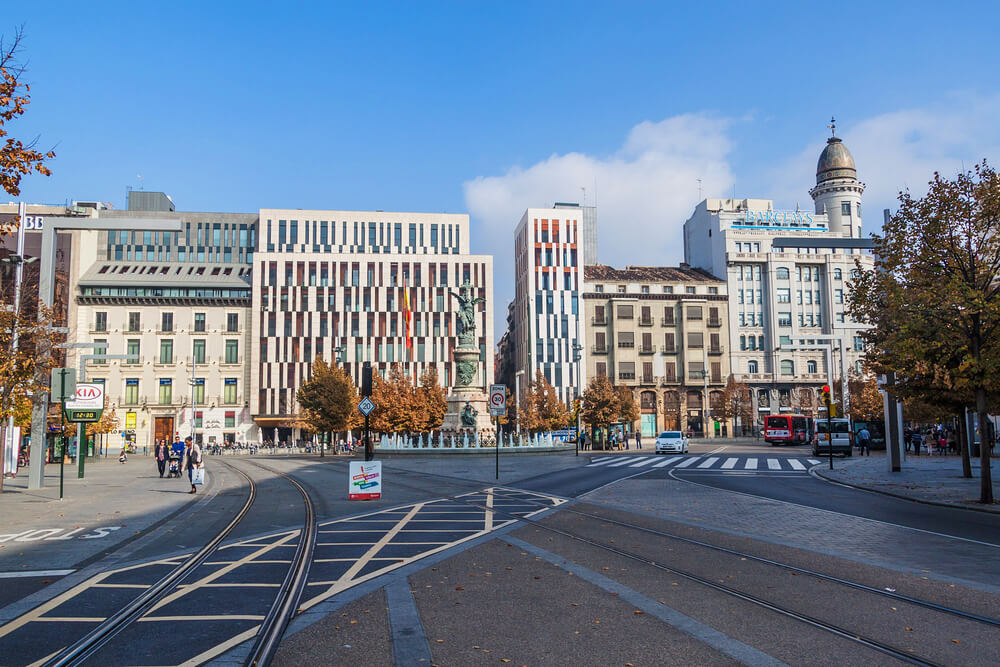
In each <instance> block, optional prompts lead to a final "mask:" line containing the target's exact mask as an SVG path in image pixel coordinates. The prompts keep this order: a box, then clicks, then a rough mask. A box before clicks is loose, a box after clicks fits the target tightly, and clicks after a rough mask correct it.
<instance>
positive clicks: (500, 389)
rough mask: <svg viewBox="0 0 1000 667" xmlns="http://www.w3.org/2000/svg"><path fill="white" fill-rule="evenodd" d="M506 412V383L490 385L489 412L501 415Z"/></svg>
mask: <svg viewBox="0 0 1000 667" xmlns="http://www.w3.org/2000/svg"><path fill="white" fill-rule="evenodd" d="M505 412H507V385H503V384H491V385H490V413H491V414H495V415H496V414H499V415H502V414H504V413H505Z"/></svg>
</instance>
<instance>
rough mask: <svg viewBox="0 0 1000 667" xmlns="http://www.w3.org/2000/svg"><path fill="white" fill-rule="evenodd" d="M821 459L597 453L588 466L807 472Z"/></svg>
mask: <svg viewBox="0 0 1000 667" xmlns="http://www.w3.org/2000/svg"><path fill="white" fill-rule="evenodd" d="M818 463H820V460H819V459H813V458H801V457H792V456H761V455H756V456H754V455H746V454H742V455H736V456H726V455H724V454H705V455H697V454H686V455H682V456H667V457H663V456H656V455H652V456H628V455H626V456H623V455H616V456H598V457H595V458H591V460H590V463H588V464H587V465H586V467H587V468H623V469H625V470H628V471H629V472H631V471H632V469H634V468H646V469H654V468H671V469H673V470H682V469H686V470H689V471H692V472H722V473H729V474H734V475H735V474H756V473H800V474H801V473H808V472H809V467H810V466H814V465H816V464H818Z"/></svg>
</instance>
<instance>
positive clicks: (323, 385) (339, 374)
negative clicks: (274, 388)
mask: <svg viewBox="0 0 1000 667" xmlns="http://www.w3.org/2000/svg"><path fill="white" fill-rule="evenodd" d="M296 398H297V400H298V404H299V406H300V407H301V408H302V415H301V417H302V422H303V423H304V424H305V425H308V427H309V428H311V429H312V430H313V431H315V432H316V433H338V432H341V431H349V430H351V429H355V428H358V427H359V426H360V425H361V423H362V419H361V415H360V413H359V412H358V410H357V405H358V402H359V401H360V400H361V399H360V398H359V397H358V390H357V388H356V387H355V386H354V380H352V379H351V376H350V375H348V374H347V372H346V371H344V369H343V368H341V367H340V366H337V365H336V364H328V363H327V362H326V361H325V360H324V359H323V358H322V357H316V360H315V361H314V362H313V366H312V375H311V376H310V377H309V379H308V380H306V381H305V382H304V383H302V385H301V386H300V387H299V390H298V393H297V395H296Z"/></svg>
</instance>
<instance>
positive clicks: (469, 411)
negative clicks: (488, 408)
mask: <svg viewBox="0 0 1000 667" xmlns="http://www.w3.org/2000/svg"><path fill="white" fill-rule="evenodd" d="M477 415H479V410H476V409H475V408H474V407H472V404H471V403H469V402H468V401H466V402H465V407H464V408H462V426H463V427H465V428H475V427H476V416H477Z"/></svg>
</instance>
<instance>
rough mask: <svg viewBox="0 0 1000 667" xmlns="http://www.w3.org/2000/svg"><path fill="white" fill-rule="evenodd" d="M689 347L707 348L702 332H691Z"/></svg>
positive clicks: (688, 340) (688, 338)
mask: <svg viewBox="0 0 1000 667" xmlns="http://www.w3.org/2000/svg"><path fill="white" fill-rule="evenodd" d="M687 344H688V347H694V348H698V347H705V335H704V334H703V333H701V332H700V331H691V332H688V335H687Z"/></svg>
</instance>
